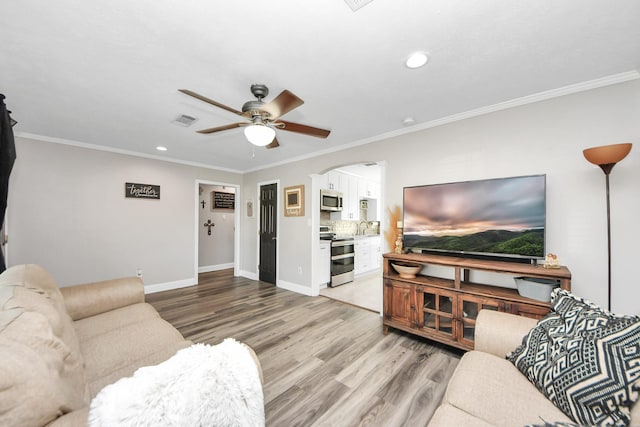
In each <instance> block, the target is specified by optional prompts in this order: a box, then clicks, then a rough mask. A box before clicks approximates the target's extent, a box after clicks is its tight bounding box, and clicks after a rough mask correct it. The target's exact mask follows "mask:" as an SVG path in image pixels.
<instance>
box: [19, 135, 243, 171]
mask: <svg viewBox="0 0 640 427" xmlns="http://www.w3.org/2000/svg"><path fill="white" fill-rule="evenodd" d="M15 136H17V137H20V138H28V139H33V140H36V141H43V142H52V143H54V144H62V145H71V146H73V147H80V148H87V149H90V150H98V151H106V152H109V153H115V154H123V155H126V156H134V157H142V158H144V159H151V160H159V161H161V162H168V163H177V164H180V165H186V166H193V167H198V168H204V169H211V170H217V171H222V172H231V173H237V174H240V175H242V174H243V173H244V172H243V171H241V170H237V169H229V168H223V167H219V166H211V165H207V164H204V163H197V162H190V161H187V160H179V159H171V158H167V157H162V156H156V155H153V154H145V153H140V152H138V151H132V150H124V149H121V148H114V147H107V146H105V145H96V144H89V143H86V142H79V141H73V140H70V139H64V138H55V137H51V136H43V135H37V134H33V133H26V132H16V133H15Z"/></svg>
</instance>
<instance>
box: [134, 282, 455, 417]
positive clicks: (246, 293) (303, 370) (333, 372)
mask: <svg viewBox="0 0 640 427" xmlns="http://www.w3.org/2000/svg"><path fill="white" fill-rule="evenodd" d="M147 302H149V303H151V304H152V305H153V306H154V307H156V309H157V310H158V311H159V312H160V314H161V316H162V317H163V318H164V319H166V320H167V321H168V322H170V323H171V324H173V325H174V326H175V327H176V328H178V329H179V330H180V332H181V333H182V334H183V335H184V336H185V338H187V339H190V340H192V341H194V342H204V343H209V344H217V343H219V342H221V341H222V340H223V339H224V338H226V337H234V338H236V339H237V340H239V341H242V342H245V343H246V344H248V345H250V346H251V347H252V348H253V349H254V350H255V351H256V353H257V355H258V357H259V359H260V363H261V366H262V369H263V373H264V399H265V412H266V419H267V426H269V427H271V426H273V427H279V426H287V427H289V426H385V427H386V426H424V425H426V424H427V422H428V421H429V419H430V418H431V415H432V414H433V412H434V410H435V408H436V407H437V406H438V404H439V402H440V400H441V398H442V395H443V393H444V390H445V387H446V384H447V382H448V380H449V377H450V376H451V374H452V372H453V370H454V368H455V366H456V365H457V363H458V359H459V357H460V353H459V352H458V351H457V350H454V349H451V348H448V347H446V346H441V345H438V344H436V343H432V342H429V341H427V340H424V339H422V338H419V337H413V336H411V335H408V334H404V333H401V332H398V331H393V332H390V333H389V334H388V335H386V336H385V335H383V334H382V323H381V322H382V321H381V317H380V316H379V315H378V314H377V313H373V312H371V311H368V310H363V309H360V308H357V307H354V306H352V305H349V304H344V303H341V302H339V301H335V300H331V299H328V298H325V297H306V296H303V295H299V294H296V293H294V292H290V291H286V290H282V289H277V288H276V287H275V286H273V285H270V284H267V283H264V282H258V281H254V280H249V279H245V278H237V277H236V278H234V277H233V272H232V270H224V271H221V272H212V273H205V274H202V275H200V285H198V286H192V287H189V288H183V289H176V290H172V291H165V292H159V293H155V294H150V295H147Z"/></svg>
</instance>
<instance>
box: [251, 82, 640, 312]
mask: <svg viewBox="0 0 640 427" xmlns="http://www.w3.org/2000/svg"><path fill="white" fill-rule="evenodd" d="M434 102H437V101H435V100H434ZM639 118H640V80H633V81H630V82H626V83H621V84H617V85H612V86H607V87H603V88H599V89H594V90H590V91H586V92H580V93H576V94H572V95H567V96H563V97H559V98H554V99H550V100H546V101H540V102H537V103H533V104H529V105H525V106H521V107H516V108H511V109H508V110H503V111H498V112H494V113H490V114H486V115H482V116H478V117H475V118H470V119H466V120H462V121H458V122H454V123H450V124H447V125H442V126H438V127H434V128H431V129H426V130H422V131H419V132H416V133H411V134H406V135H403V136H398V137H394V138H390V139H387V140H384V141H380V142H374V143H371V144H367V145H361V146H358V147H354V148H352V149H349V150H344V151H340V152H335V153H330V154H326V155H323V156H319V157H315V158H313V159H307V160H301V161H298V162H295V163H291V164H287V165H284V166H280V167H274V168H271V169H266V170H261V171H257V172H254V173H250V174H245V176H244V178H243V188H245V189H246V191H247V192H252V191H254V190H253V189H254V188H255V183H256V182H259V181H262V180H266V179H268V178H275V177H280V178H281V180H282V186H283V187H286V186H289V185H296V184H305V186H306V188H307V189H308V188H309V186H310V184H311V180H310V178H309V174H312V173H322V172H324V171H326V170H328V169H331V168H333V167H336V166H340V165H345V164H352V163H361V162H369V161H381V160H386V161H387V166H386V182H385V183H384V184H385V186H384V187H385V200H386V206H384V207H383V213H384V218H383V221H384V222H386V221H387V213H386V208H387V207H388V206H393V205H399V206H402V188H403V187H404V186H410V185H419V184H431V183H442V182H452V181H463V180H474V179H483V178H495V177H507V176H517V175H529V174H546V175H547V251H548V252H553V253H556V254H558V256H559V257H560V260H561V262H562V263H563V264H565V265H567V266H568V267H569V269H570V270H571V271H572V274H573V290H574V292H576V293H578V294H580V295H582V296H584V297H585V298H588V299H591V300H593V301H594V302H596V303H599V304H601V305H604V306H606V304H607V270H606V266H607V264H606V256H607V249H606V207H605V187H604V174H603V173H602V172H601V170H600V169H599V168H598V167H596V166H593V165H591V164H590V163H588V162H587V161H586V160H585V159H584V157H583V155H582V150H583V149H584V148H588V147H593V146H598V145H608V144H615V143H620V142H632V143H634V148H633V149H632V151H631V153H630V154H629V156H628V157H627V158H626V159H625V160H624V161H622V162H621V163H620V164H619V165H617V166H616V167H615V168H614V170H613V172H612V174H611V204H612V208H611V209H612V212H611V217H612V219H611V221H612V259H613V260H612V282H613V297H612V308H613V309H614V310H615V311H619V312H624V313H639V312H640V307H639V306H638V303H637V301H639V300H640V287H639V286H638V285H637V279H636V274H635V268H634V261H635V258H636V253H635V249H636V246H637V242H639V241H640V224H639V222H638V220H637V218H638V217H639V214H640V185H638V183H640V119H639ZM310 143H312V141H310ZM254 193H255V191H254ZM254 196H255V194H252V197H254ZM310 198H311V194H310V192H309V191H307V192H306V202H307V206H310V202H311V200H310ZM279 214H280V215H282V212H280V213H279ZM310 214H311V213H310V212H309V211H307V217H308V216H309V215H310ZM242 219H243V237H242V238H243V241H244V243H250V242H251V239H252V238H253V236H254V235H255V234H252V233H255V231H254V230H255V224H254V225H253V228H252V227H251V226H250V225H251V223H252V221H248V220H247V219H246V218H245V217H244V216H243V217H242ZM282 221H283V226H282V227H281V228H282V230H283V234H282V236H281V238H280V239H279V245H280V259H281V271H280V278H281V279H282V280H284V281H287V282H295V283H297V284H299V285H300V286H302V287H308V288H310V287H311V276H310V268H311V263H310V256H309V255H308V254H309V253H310V249H309V248H310V247H311V241H310V236H311V230H310V223H309V222H307V221H299V220H293V221H290V220H288V219H283V220H282ZM247 233H249V234H247ZM244 248H245V250H243V257H242V260H241V265H242V268H243V269H246V270H248V271H255V257H256V255H255V245H254V246H252V245H244ZM283 263H284V265H282V264H283ZM298 266H301V268H302V270H303V272H304V273H303V275H299V274H297V270H296V269H297V267H298Z"/></svg>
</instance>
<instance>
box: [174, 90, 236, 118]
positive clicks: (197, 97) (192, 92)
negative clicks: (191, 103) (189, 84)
mask: <svg viewBox="0 0 640 427" xmlns="http://www.w3.org/2000/svg"><path fill="white" fill-rule="evenodd" d="M178 91H180V92H182V93H184V94H187V95H189V96H193V97H194V98H196V99H199V100H200V101H204V102H206V103H209V104H211V105H215V106H216V107H218V108H222V109H223V110H227V111H229V112H231V113H233V114H237V115H239V116H241V115H242V111H238V110H236V109H235V108H231V107H227V106H226V105H224V104H221V103H219V102H218V101H214V100H213V99H209V98H207V97H206V96H202V95H200V94H198V93H195V92H194V91H191V90H189V89H178Z"/></svg>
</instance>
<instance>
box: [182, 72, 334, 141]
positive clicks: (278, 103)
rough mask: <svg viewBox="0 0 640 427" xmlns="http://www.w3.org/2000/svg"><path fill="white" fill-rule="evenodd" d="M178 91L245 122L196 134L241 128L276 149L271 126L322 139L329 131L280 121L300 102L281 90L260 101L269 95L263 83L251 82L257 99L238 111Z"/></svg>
mask: <svg viewBox="0 0 640 427" xmlns="http://www.w3.org/2000/svg"><path fill="white" fill-rule="evenodd" d="M178 90H179V91H180V92H182V93H184V94H187V95H189V96H192V97H194V98H196V99H199V100H201V101H204V102H207V103H209V104H211V105H215V106H216V107H219V108H222V109H223V110H227V111H229V112H232V113H234V114H237V115H239V116H242V117H244V118H245V119H247V121H243V122H238V123H231V124H228V125H224V126H218V127H213V128H209V129H202V130H199V131H197V132H198V133H205V134H208V133H214V132H220V131H223V130H229V129H234V128H239V127H244V128H245V129H244V134H245V136H246V137H247V139H248V140H249V142H251V143H252V144H254V145H259V146H265V147H266V148H276V147H278V146H279V145H280V144H279V143H278V139H277V138H276V131H275V129H279V130H286V131H289V132H296V133H301V134H303V135H310V136H315V137H317V138H326V137H328V136H329V133H330V132H331V131H328V130H326V129H320V128H316V127H313V126H307V125H301V124H299V123H292V122H287V121H284V120H280V117H281V116H284V115H285V114H287V113H288V112H290V111H291V110H293V109H295V108H298V107H299V106H301V105H302V104H304V101H303V100H302V99H300V98H298V97H297V96H296V95H294V94H293V93H291V92H290V91H288V90H283V91H282V92H280V94H279V95H278V96H276V97H275V99H273V100H272V101H271V102H264V101H263V98H264V97H266V96H267V95H268V94H269V88H268V87H267V86H266V85H263V84H253V85H251V93H252V94H253V95H254V96H255V97H256V98H257V101H247V102H245V103H244V105H243V106H242V111H238V110H236V109H234V108H231V107H228V106H226V105H224V104H221V103H219V102H217V101H214V100H213V99H209V98H207V97H205V96H202V95H200V94H197V93H195V92H193V91H191V90H188V89H178Z"/></svg>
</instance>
